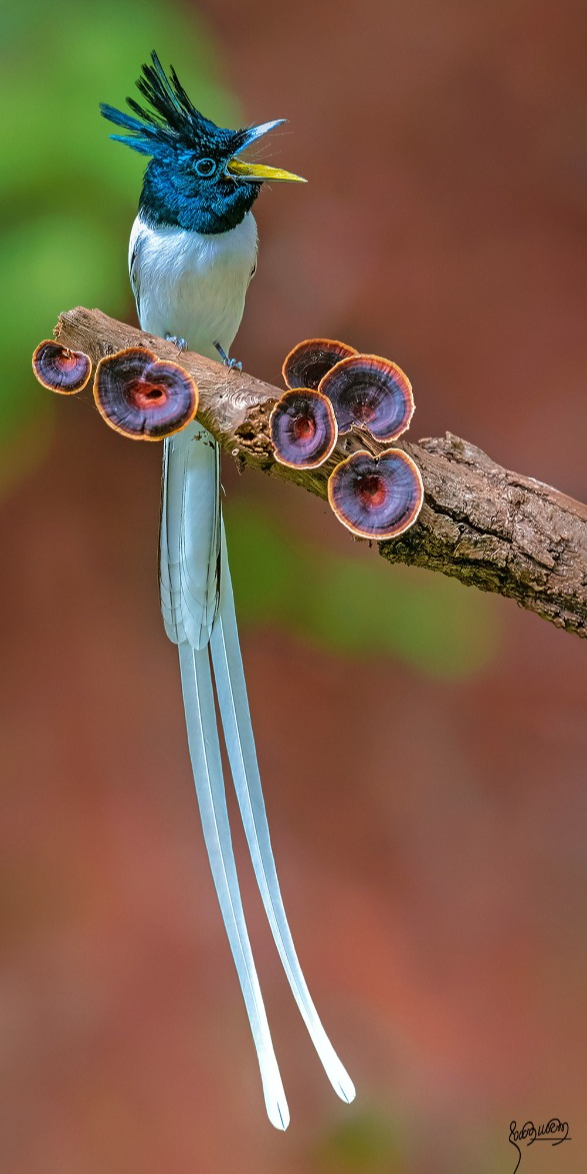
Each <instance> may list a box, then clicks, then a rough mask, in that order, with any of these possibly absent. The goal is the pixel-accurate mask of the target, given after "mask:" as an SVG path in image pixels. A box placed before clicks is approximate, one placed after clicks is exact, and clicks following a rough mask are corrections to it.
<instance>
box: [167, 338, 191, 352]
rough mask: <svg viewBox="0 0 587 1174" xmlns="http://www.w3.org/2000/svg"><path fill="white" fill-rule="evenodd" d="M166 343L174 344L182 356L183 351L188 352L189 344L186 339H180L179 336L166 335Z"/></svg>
mask: <svg viewBox="0 0 587 1174" xmlns="http://www.w3.org/2000/svg"><path fill="white" fill-rule="evenodd" d="M165 341H166V342H174V343H175V345H176V347H177V349H178V351H179V353H180V355H181V352H182V351H187V350H188V344H187V342H186V340H185V338H178V336H177V334H166V335H165Z"/></svg>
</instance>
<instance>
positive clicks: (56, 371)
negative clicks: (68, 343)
mask: <svg viewBox="0 0 587 1174" xmlns="http://www.w3.org/2000/svg"><path fill="white" fill-rule="evenodd" d="M33 371H34V373H35V375H36V377H37V379H38V380H39V383H42V384H43V387H48V388H49V390H50V391H56V392H58V393H59V395H74V394H75V392H76V391H81V390H82V387H85V386H86V383H87V382H88V379H89V378H90V375H91V373H92V361H91V359H90V358H89V356H88V355H85V354H84V352H83V351H70V350H69V348H68V347H65V346H61V345H60V343H58V342H55V340H54V339H52V338H46V339H44V340H43V342H40V343H39V345H38V347H37V349H36V351H35V352H34V354H33Z"/></svg>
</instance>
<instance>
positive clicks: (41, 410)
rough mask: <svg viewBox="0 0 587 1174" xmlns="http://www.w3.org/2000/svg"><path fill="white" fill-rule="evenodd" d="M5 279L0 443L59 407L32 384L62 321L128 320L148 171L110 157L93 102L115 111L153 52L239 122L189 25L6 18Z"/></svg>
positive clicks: (117, 15) (25, 6)
mask: <svg viewBox="0 0 587 1174" xmlns="http://www.w3.org/2000/svg"><path fill="white" fill-rule="evenodd" d="M2 41H3V44H2V49H3V53H2V71H1V73H0V102H1V105H2V110H3V111H4V134H3V160H2V178H3V183H2V191H1V194H0V201H1V203H2V212H3V215H2V220H1V223H2V229H1V230H0V275H1V278H2V288H3V290H4V294H5V298H4V323H3V325H4V329H3V331H2V337H1V340H0V354H1V359H2V370H3V371H9V372H10V373H11V375H10V378H8V379H6V378H5V379H3V380H2V383H1V384H0V397H1V398H0V421H1V425H0V443H1V442H3V441H4V442H5V441H6V439H7V437H10V436H13V435H14V430H15V429H16V428H18V427H19V426H25V427H24V429H23V436H24V438H25V439H26V435H27V431H26V430H27V429H29V428H32V427H34V425H35V424H39V423H41V424H42V426H46V424H47V422H48V420H47V416H48V414H49V413H50V412H51V411H52V410H53V409H54V406H55V401H54V400H53V399H52V397H51V396H50V395H49V394H48V393H47V392H46V391H42V390H41V389H40V388H39V387H38V386H37V385H36V384H35V383H34V380H33V377H32V375H31V373H30V371H31V368H30V358H31V354H32V351H33V350H34V348H35V346H36V344H37V343H38V342H40V340H41V339H42V338H46V337H50V335H51V333H52V330H53V326H54V325H55V321H56V319H57V316H58V314H59V312H60V311H61V310H64V309H69V308H70V307H71V306H75V305H80V304H81V305H86V306H100V308H101V309H103V310H105V311H106V312H109V313H111V314H113V315H120V314H124V313H128V312H129V311H130V308H131V305H132V301H131V298H130V290H129V285H128V273H127V260H126V254H127V247H128V237H129V233H130V227H131V224H132V221H133V218H134V214H135V209H136V201H137V196H138V191H139V187H140V178H141V175H142V172H143V170H144V166H145V160H144V159H143V158H141V157H140V156H139V155H137V154H135V153H134V152H133V151H129V150H128V149H127V148H125V147H122V146H120V145H119V144H115V143H112V142H111V141H110V139H109V137H108V136H109V132H110V130H112V129H113V128H112V127H109V124H108V123H106V122H105V121H104V120H103V119H102V118H101V117H100V113H99V110H98V103H99V102H100V101H108V102H111V103H112V104H113V105H119V106H121V105H124V99H125V97H126V95H127V94H129V93H131V91H132V89H133V83H134V79H135V78H136V77H137V76H138V74H139V71H140V67H141V64H142V62H143V61H146V60H147V59H148V57H149V55H150V52H151V50H152V49H153V48H156V49H157V50H158V52H159V54H160V56H161V58H162V59H163V61H165V62H167V61H170V60H172V61H173V63H174V65H175V66H176V68H177V69H178V71H179V72H180V74H181V77H182V80H185V84H186V86H187V88H188V89H189V92H190V94H191V95H193V97H194V100H195V101H196V103H198V104H201V106H202V107H203V108H204V109H205V110H206V111H207V112H209V113H210V114H211V115H212V117H213V118H217V119H218V120H219V121H220V122H225V123H228V124H230V123H231V122H232V121H234V120H235V119H236V121H237V122H238V114H237V113H236V111H235V107H234V104H233V103H232V102H231V101H230V99H229V98H228V97H227V96H226V95H225V94H224V93H222V92H221V90H220V89H219V88H218V86H217V84H216V82H215V81H214V62H215V53H214V51H213V46H212V44H211V42H210V39H209V38H208V36H207V35H206V34H205V32H204V31H203V30H202V28H201V27H200V25H199V24H198V23H197V22H196V20H195V18H194V17H193V16H192V15H190V16H189V18H188V16H187V14H186V15H184V14H182V11H181V8H180V7H179V6H177V7H175V6H171V5H167V4H166V5H162V4H160V3H158V2H157V0H124V3H123V4H121V3H119V2H117V0H101V2H100V4H92V5H90V4H83V3H81V4H80V3H79V2H77V0H58V2H57V3H56V4H47V3H46V0H21V3H20V4H18V5H13V6H11V7H10V8H5V10H4V13H3V27H2Z"/></svg>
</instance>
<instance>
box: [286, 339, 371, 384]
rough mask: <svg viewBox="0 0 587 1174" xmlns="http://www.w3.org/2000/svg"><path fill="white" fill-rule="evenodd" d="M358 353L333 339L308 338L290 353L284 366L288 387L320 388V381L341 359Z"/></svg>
mask: <svg viewBox="0 0 587 1174" xmlns="http://www.w3.org/2000/svg"><path fill="white" fill-rule="evenodd" d="M356 354H357V352H356V350H355V348H354V347H353V346H347V344H346V343H344V342H337V341H336V340H335V339H332V338H307V339H305V341H304V342H299V343H298V345H297V346H295V347H294V348H293V351H290V352H289V355H288V356H287V358H286V360H285V362H284V364H283V371H282V373H283V378H284V381H285V385H286V387H290V388H294V387H311V388H313V389H314V390H315V389H316V388H317V387H318V384H319V383H320V380H321V379H322V378H323V377H324V376H325V375H326V372H327V371H330V368H331V367H334V365H335V363H340V360H341V359H347V358H349V357H350V356H351V355H356Z"/></svg>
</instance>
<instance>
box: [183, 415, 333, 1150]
mask: <svg viewBox="0 0 587 1174" xmlns="http://www.w3.org/2000/svg"><path fill="white" fill-rule="evenodd" d="M218 470H219V462H218V451H217V447H216V445H215V444H214V441H213V440H212V438H211V437H210V436H209V434H208V433H207V432H206V431H205V430H204V429H203V428H202V427H201V426H200V425H198V424H193V425H190V426H189V427H188V428H187V429H185V431H184V432H182V433H179V434H178V435H177V436H176V437H171V438H170V439H169V440H167V441H166V442H165V455H164V466H163V493H162V510H161V543H160V584H161V607H162V612H163V617H164V621H165V628H166V631H167V634H168V636H169V637H170V639H172V640H173V641H174V642H175V643H176V644H178V647H179V660H180V669H181V680H182V689H183V698H184V707H185V716H186V725H187V733H188V744H189V750H190V757H191V762H192V769H193V774H194V780H195V785H196V793H197V797H198V803H199V807H200V814H201V819H202V827H203V831H204V839H205V843H206V849H207V852H208V857H209V860H210V866H211V870H212V876H213V880H214V884H215V887H216V892H217V894H218V900H219V903H220V909H221V912H222V917H223V919H224V924H225V927H226V932H227V935H228V940H229V943H230V948H231V950H232V955H233V958H234V962H235V966H236V969H237V974H238V977H239V981H240V984H241V988H242V992H243V996H244V1000H245V1005H246V1009H247V1014H248V1017H249V1022H250V1025H251V1030H252V1033H253V1038H254V1041H255V1046H256V1049H257V1056H258V1060H259V1067H260V1070H261V1079H262V1083H263V1091H264V1095H265V1104H266V1107H267V1113H268V1116H269V1120H270V1121H271V1122H272V1124H273V1125H275V1126H276V1128H278V1129H286V1128H287V1125H288V1123H289V1111H288V1107H287V1101H286V1098H285V1093H284V1090H283V1085H282V1081H281V1076H280V1074H279V1068H278V1066H277V1060H276V1058H275V1053H274V1050H273V1044H272V1040H271V1034H270V1031H269V1025H268V1022H267V1015H266V1013H265V1007H264V1004H263V998H262V995H261V989H260V986H259V980H258V977H257V972H256V969H255V964H254V961H253V955H252V951H251V945H250V941H249V936H248V933H247V927H246V922H245V916H244V912H243V906H242V900H241V895H240V889H239V884H238V877H237V872H236V864H235V858H234V851H233V846H232V839H231V834H230V826H229V821H228V811H227V807H226V794H225V788H224V779H223V774H222V763H221V758H220V746H219V739H218V724H217V716H216V707H215V701H214V691H213V685H212V669H213V672H214V681H215V685H216V694H217V699H218V706H219V710H220V717H221V719H222V727H223V733H224V739H225V742H226V748H227V751H228V757H229V761H230V767H231V772H232V776H233V781H234V785H235V790H236V794H237V799H238V803H239V807H240V812H241V816H242V821H243V826H244V829H245V834H246V838H247V842H248V845H249V851H250V853H251V859H252V862H253V867H254V870H255V876H256V879H257V884H258V886H259V891H260V893H261V897H262V900H263V904H264V907H265V912H266V914H267V918H268V920H269V924H270V926H271V930H272V933H273V937H274V939H275V943H276V946H277V949H278V952H279V956H280V958H281V961H282V963H283V967H284V970H285V973H286V975H287V978H288V980H289V983H290V986H291V989H292V992H293V994H294V997H295V999H296V1002H297V1004H298V1007H299V1009H300V1012H301V1014H302V1017H303V1019H304V1022H305V1024H306V1026H307V1028H308V1031H309V1033H310V1036H311V1039H312V1041H313V1043H314V1046H315V1048H316V1050H317V1052H318V1055H319V1057H320V1059H321V1061H322V1063H323V1065H324V1068H325V1070H326V1073H327V1075H328V1078H329V1080H330V1081H331V1083H332V1085H333V1087H334V1089H335V1091H336V1092H337V1094H338V1095H339V1096H340V1097H341V1098H342V1100H344V1101H346V1102H349V1101H352V1100H353V1098H354V1096H355V1089H354V1085H353V1083H352V1081H351V1079H350V1077H349V1075H348V1073H347V1072H346V1070H345V1068H344V1067H343V1065H342V1063H341V1061H340V1060H339V1058H338V1056H337V1055H336V1052H335V1051H334V1048H333V1047H332V1044H331V1043H330V1040H329V1039H328V1036H327V1035H326V1032H325V1031H324V1028H323V1026H322V1024H321V1022H320V1019H319V1017H318V1014H317V1012H316V1008H315V1006H314V1003H313V1002H312V998H311V996H310V992H309V990H308V987H307V985H306V981H305V979H304V976H303V973H302V970H301V967H300V964H299V961H298V958H297V954H296V951H295V947H294V944H293V940H292V936H291V932H290V929H289V925H288V922H287V917H286V914H285V909H284V907H283V900H282V897H281V892H280V888H279V882H278V879H277V871H276V868H275V860H274V857H273V850H272V847H271V839H270V835H269V825H268V822H267V813H266V810H265V802H264V798H263V791H262V788H261V778H260V775H259V767H258V764H257V754H256V749H255V741H254V736H253V729H252V725H251V717H250V712H249V703H248V699H247V690H246V684H245V676H244V671H243V663H242V657H241V651H240V645H239V638H238V630H237V624H236V615H235V609H234V597H233V593H232V584H231V580H230V571H229V568H228V558H227V553H226V539H225V535H224V527H223V525H222V519H221V511H220V494H219V472H218Z"/></svg>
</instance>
